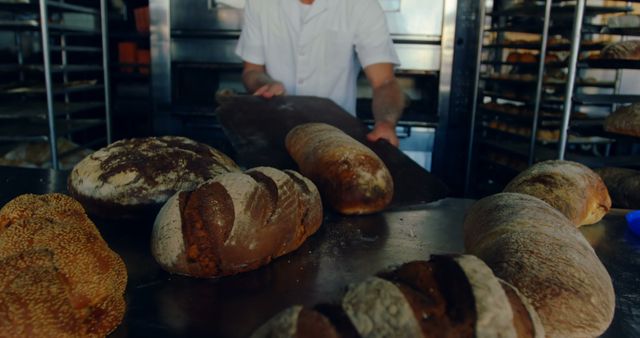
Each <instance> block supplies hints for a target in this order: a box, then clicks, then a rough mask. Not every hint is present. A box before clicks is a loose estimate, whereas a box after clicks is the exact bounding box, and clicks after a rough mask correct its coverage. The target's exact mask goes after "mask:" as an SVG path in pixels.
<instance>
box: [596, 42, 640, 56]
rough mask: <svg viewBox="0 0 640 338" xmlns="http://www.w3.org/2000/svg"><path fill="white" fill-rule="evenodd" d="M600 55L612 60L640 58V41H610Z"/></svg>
mask: <svg viewBox="0 0 640 338" xmlns="http://www.w3.org/2000/svg"><path fill="white" fill-rule="evenodd" d="M600 56H601V57H602V58H603V59H612V60H640V41H637V40H629V41H620V42H614V43H610V44H608V45H607V46H605V47H604V48H603V49H602V52H601V53H600Z"/></svg>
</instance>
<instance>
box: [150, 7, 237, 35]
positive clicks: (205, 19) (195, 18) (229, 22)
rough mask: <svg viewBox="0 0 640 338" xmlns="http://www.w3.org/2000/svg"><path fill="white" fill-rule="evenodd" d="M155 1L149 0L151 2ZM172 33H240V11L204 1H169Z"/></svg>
mask: <svg viewBox="0 0 640 338" xmlns="http://www.w3.org/2000/svg"><path fill="white" fill-rule="evenodd" d="M153 1H155V0H151V1H150V2H153ZM170 2H171V10H170V12H171V30H172V31H212V30H213V31H240V29H241V28H242V15H243V11H242V10H241V9H237V8H233V7H229V6H225V5H215V6H212V4H211V2H210V1H204V0H170Z"/></svg>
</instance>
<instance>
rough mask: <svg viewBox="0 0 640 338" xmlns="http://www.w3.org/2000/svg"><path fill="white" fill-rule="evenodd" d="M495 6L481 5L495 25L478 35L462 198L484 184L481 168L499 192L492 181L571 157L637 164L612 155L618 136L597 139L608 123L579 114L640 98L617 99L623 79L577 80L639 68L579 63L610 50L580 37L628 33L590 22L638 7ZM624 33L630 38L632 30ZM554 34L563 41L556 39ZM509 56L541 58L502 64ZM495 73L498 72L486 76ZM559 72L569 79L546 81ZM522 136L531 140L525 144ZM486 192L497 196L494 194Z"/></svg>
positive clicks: (550, 0)
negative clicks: (513, 37) (552, 55)
mask: <svg viewBox="0 0 640 338" xmlns="http://www.w3.org/2000/svg"><path fill="white" fill-rule="evenodd" d="M494 3H495V4H496V8H490V7H488V6H487V4H485V3H484V1H483V3H482V6H483V9H482V16H483V17H484V18H485V20H486V21H490V24H488V25H483V27H482V29H481V30H480V32H479V38H480V41H484V43H483V44H481V46H480V47H479V50H478V57H477V60H476V61H477V66H478V67H477V69H478V74H477V76H476V78H475V81H474V84H475V88H476V89H475V93H474V106H473V110H472V117H471V128H470V130H471V132H470V138H469V145H468V146H469V152H468V157H467V168H466V176H465V194H467V195H469V194H472V192H471V190H472V185H475V187H477V186H482V185H483V184H482V183H479V182H480V181H482V180H480V179H477V177H474V176H479V175H482V174H483V173H480V171H481V170H476V169H479V168H482V169H483V170H485V173H486V171H487V168H490V167H492V168H494V169H495V171H494V172H493V173H492V175H494V176H495V177H497V179H495V180H493V178H491V177H489V178H487V177H484V179H485V181H490V182H492V183H495V187H494V188H497V189H501V187H500V185H501V184H500V183H496V182H495V181H498V180H500V179H501V180H502V181H504V182H502V183H506V182H507V181H508V179H509V178H510V177H513V176H515V175H516V174H517V173H518V172H519V171H521V170H522V169H524V168H526V167H528V166H530V165H531V164H533V163H535V162H537V161H541V160H547V159H565V158H566V159H569V160H574V161H578V162H581V163H584V164H586V165H589V166H592V167H594V166H603V165H615V164H628V163H632V162H629V159H630V158H632V157H633V156H627V157H619V156H610V155H611V153H610V152H611V147H612V145H614V144H615V142H616V141H617V137H616V136H615V135H609V134H606V133H602V132H599V133H592V132H591V131H592V130H594V129H598V128H600V129H602V127H601V126H602V119H603V118H602V117H593V116H589V115H586V114H583V113H582V112H583V111H585V110H589V109H590V108H593V107H600V108H601V109H603V108H605V107H606V108H608V109H609V110H610V109H611V108H612V107H613V105H614V104H618V103H629V102H638V101H639V99H640V96H637V95H620V94H619V91H618V89H619V88H618V87H619V75H618V74H616V79H615V80H614V81H611V80H605V81H602V80H601V79H587V80H585V79H579V75H578V74H579V73H580V72H581V71H583V70H587V69H592V68H599V69H619V68H622V67H626V68H634V69H637V68H640V63H639V62H634V61H624V62H622V63H621V62H611V61H608V60H601V59H588V58H585V59H581V58H580V55H581V53H584V52H587V51H598V50H601V49H602V48H603V47H604V46H606V42H603V41H595V40H592V41H589V40H585V41H582V40H581V39H582V38H583V36H585V35H591V34H617V35H620V34H622V33H624V32H621V31H615V32H611V31H610V30H608V29H607V28H606V26H603V25H601V24H598V23H597V22H592V20H590V18H594V17H597V16H598V15H601V14H614V13H626V12H630V11H632V9H633V8H632V7H631V6H629V4H628V2H622V1H621V2H620V5H618V4H616V5H610V6H601V5H597V6H594V5H591V4H587V1H586V0H578V1H558V0H546V1H540V2H535V3H533V2H527V3H524V4H519V5H511V6H508V8H501V7H500V2H491V4H494ZM487 26H488V27H487ZM508 32H517V33H530V34H536V36H539V39H538V40H537V41H507V40H505V34H506V33H508ZM625 32H627V33H628V30H627V31H625ZM552 34H553V35H557V36H560V37H562V39H555V40H554V39H551V38H550V36H551V35H552ZM509 51H513V52H520V51H524V52H523V53H529V54H531V55H536V56H537V59H536V60H535V62H533V60H531V58H529V59H528V60H527V62H518V61H514V60H505V56H506V53H507V52H509ZM548 52H563V53H565V54H567V53H568V57H567V58H566V60H554V61H552V62H546V59H547V55H548ZM504 67H510V68H507V70H509V69H510V70H511V73H510V74H508V75H505V74H504V71H503V70H504ZM496 69H497V72H495V73H491V72H488V70H496ZM514 70H516V71H514ZM518 70H520V71H522V70H525V71H524V72H525V73H526V74H527V75H522V74H521V73H519V72H518ZM554 71H555V72H556V73H557V72H558V71H561V72H565V71H566V73H565V74H564V76H563V78H561V79H552V78H549V77H547V76H546V74H547V73H550V72H554ZM525 86H527V87H525ZM514 87H515V88H516V89H515V90H514V89H513V88H514ZM487 102H488V104H487ZM497 102H501V103H502V102H507V103H511V105H507V106H506V107H501V106H500V105H498V104H497ZM494 103H495V104H494ZM492 104H493V105H492ZM524 107H527V108H526V109H525V108H524ZM518 111H519V112H520V115H518ZM523 111H526V114H522V112H523ZM492 119H494V120H492ZM490 121H494V122H491V123H490ZM495 121H508V122H509V123H519V126H514V125H512V124H505V123H503V124H497V123H495ZM514 121H515V122H514ZM527 124H528V125H529V126H528V127H527V128H526V129H523V128H524V127H521V126H522V125H527ZM585 126H586V127H588V128H585V129H584V130H583V128H582V127H585ZM541 128H545V132H549V131H553V135H554V136H555V139H552V140H549V139H547V140H541V139H539V135H540V134H539V131H540V130H541ZM570 128H571V129H572V133H571V134H570V133H569V130H570ZM575 130H581V131H583V132H582V133H581V134H576V133H574V132H573V131H575ZM587 130H588V131H587ZM510 134H511V135H510ZM514 134H520V135H514ZM523 135H528V136H529V140H528V142H527V141H525V140H524V139H523V137H522V136H523ZM585 146H587V147H586V148H590V149H591V154H588V153H585V152H574V151H572V150H574V149H581V148H585ZM554 149H556V150H554ZM483 150H484V151H483ZM492 151H497V152H507V153H509V154H510V156H515V157H518V158H520V160H519V163H520V165H510V163H508V162H510V161H505V160H504V159H503V158H501V159H496V157H499V156H490V155H491V154H493V153H492ZM487 153H488V154H489V155H488V154H487ZM525 159H526V162H525ZM517 162H518V161H517ZM511 164H513V163H511ZM476 190H477V189H476ZM485 190H486V191H487V192H495V191H491V189H485ZM494 190H495V189H494ZM476 193H477V191H476Z"/></svg>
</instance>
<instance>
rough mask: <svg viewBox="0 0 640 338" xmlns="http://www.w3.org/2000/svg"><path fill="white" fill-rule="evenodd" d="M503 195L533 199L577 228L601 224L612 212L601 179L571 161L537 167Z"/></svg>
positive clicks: (531, 169) (522, 176) (514, 181)
mask: <svg viewBox="0 0 640 338" xmlns="http://www.w3.org/2000/svg"><path fill="white" fill-rule="evenodd" d="M504 191H505V192H517V193H522V194H527V195H531V196H535V197H537V198H539V199H541V200H543V201H545V202H547V203H549V204H550V205H551V206H552V207H554V208H556V209H558V210H560V212H562V213H563V214H564V215H565V216H567V218H569V220H570V221H571V222H572V223H573V224H575V225H576V226H581V225H585V224H593V223H596V222H598V221H600V220H601V219H602V217H604V215H606V213H607V212H609V209H610V208H611V198H610V197H609V193H608V192H607V187H606V186H605V185H604V182H602V179H601V178H600V176H598V174H596V173H595V172H593V171H592V170H591V169H589V168H588V167H586V166H584V165H582V164H580V163H576V162H571V161H544V162H539V163H536V164H534V165H533V166H531V167H529V168H528V169H527V170H525V171H523V172H522V173H520V174H519V175H518V176H517V177H515V178H514V179H513V180H511V182H509V184H507V186H506V187H505V189H504Z"/></svg>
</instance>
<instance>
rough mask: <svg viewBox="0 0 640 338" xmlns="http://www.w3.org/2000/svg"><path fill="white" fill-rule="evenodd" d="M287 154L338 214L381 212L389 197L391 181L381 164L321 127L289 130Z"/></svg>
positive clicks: (337, 131) (360, 147)
mask: <svg viewBox="0 0 640 338" xmlns="http://www.w3.org/2000/svg"><path fill="white" fill-rule="evenodd" d="M285 143H286V147H287V151H288V152H289V154H290V155H291V157H292V158H293V160H294V161H295V162H296V163H297V164H298V167H299V168H300V172H301V173H302V174H303V175H304V176H306V177H308V178H309V179H311V181H313V182H314V183H315V184H316V185H317V186H318V189H319V190H320V193H321V194H322V197H323V198H324V199H325V201H327V202H328V204H329V205H330V206H331V207H332V208H333V209H335V210H337V211H338V212H340V213H343V214H347V215H351V214H369V213H374V212H378V211H381V210H383V209H384V208H385V207H386V206H387V205H388V204H389V203H390V202H391V199H392V197H393V179H392V177H391V174H390V173H389V170H388V169H387V167H386V166H385V164H384V162H382V160H381V159H380V158H379V157H378V156H377V155H376V154H375V153H374V152H373V151H372V150H371V149H369V148H368V147H366V146H365V145H364V144H362V143H360V142H358V141H356V140H355V139H353V138H352V137H350V136H349V135H347V134H345V133H344V132H343V131H341V130H340V129H338V128H336V127H333V126H330V125H328V124H325V123H307V124H302V125H299V126H297V127H295V128H293V129H292V130H291V131H289V133H288V134H287V137H286V141H285Z"/></svg>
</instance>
